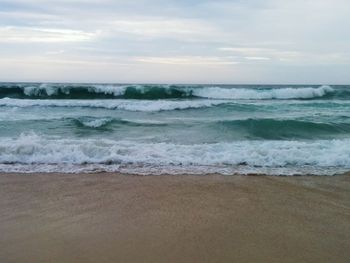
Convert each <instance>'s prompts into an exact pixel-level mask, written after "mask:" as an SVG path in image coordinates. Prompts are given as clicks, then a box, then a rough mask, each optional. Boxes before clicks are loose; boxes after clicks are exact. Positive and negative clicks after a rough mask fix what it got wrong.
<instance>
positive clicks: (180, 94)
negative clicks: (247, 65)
mask: <svg viewBox="0 0 350 263" xmlns="http://www.w3.org/2000/svg"><path fill="white" fill-rule="evenodd" d="M5 97H9V98H17V99H25V98H31V99H38V98H39V99H43V98H47V99H116V98H118V99H142V100H158V99H183V98H185V99H186V98H187V99H188V98H208V99H228V100H269V99H282V100H288V99H314V98H333V97H334V98H339V99H345V98H350V91H348V90H346V89H341V90H338V89H335V88H332V87H330V86H320V87H283V86H282V87H278V88H276V87H271V88H267V87H263V88H261V87H260V88H249V87H246V88H244V87H227V86H217V87H210V86H184V85H183V86H181V85H107V84H99V85H97V84H96V85H91V84H90V85H83V84H27V85H26V84H21V85H20V84H13V85H11V84H0V98H5Z"/></svg>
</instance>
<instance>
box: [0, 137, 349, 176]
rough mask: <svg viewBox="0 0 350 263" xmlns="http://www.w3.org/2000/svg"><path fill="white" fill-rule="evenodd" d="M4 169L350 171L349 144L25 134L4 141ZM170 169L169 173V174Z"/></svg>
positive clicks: (0, 150) (0, 142) (0, 153)
mask: <svg viewBox="0 0 350 263" xmlns="http://www.w3.org/2000/svg"><path fill="white" fill-rule="evenodd" d="M0 164H1V165H0V171H5V170H6V167H8V166H6V165H12V166H10V167H12V168H13V167H15V165H16V164H18V165H32V166H33V165H98V166H99V167H101V166H103V167H105V169H106V170H108V169H115V170H116V171H118V169H120V168H121V167H123V168H127V167H131V168H132V167H142V169H144V171H147V167H148V168H152V169H158V170H159V168H161V167H164V166H166V167H168V168H169V167H177V168H182V170H183V169H185V168H186V167H191V169H192V168H193V167H194V168H195V167H197V168H198V169H200V167H206V170H204V171H202V172H203V173H204V172H205V171H211V172H220V171H221V170H220V169H222V168H226V169H229V168H234V169H237V167H246V168H249V167H250V168H257V167H258V168H262V169H260V170H261V171H262V172H266V170H264V168H272V169H279V171H280V173H281V174H284V172H283V169H284V168H286V169H287V168H294V171H296V170H295V168H305V169H306V170H305V171H308V172H307V173H310V171H311V170H307V168H310V169H311V168H312V167H320V168H322V169H324V171H326V170H327V168H332V169H330V170H333V173H336V171H337V169H335V168H334V167H337V168H342V169H343V170H346V169H350V140H349V139H343V140H315V141H309V142H303V141H254V140H253V141H236V142H230V143H224V142H221V143H213V144H209V143H208V144H195V145H182V144H172V143H141V142H130V141H114V140H107V139H84V140H79V139H58V140H57V139H56V140H50V139H48V138H44V137H42V136H39V135H37V134H34V133H26V134H22V135H21V136H19V137H18V138H12V139H9V138H1V139H0ZM69 167H73V166H69ZM108 167H109V168H108ZM157 167H158V168H157ZM168 168H167V171H168V173H171V169H170V170H169V169H168ZM72 169H73V168H72ZM194 170H196V169H194ZM287 170H288V169H287ZM287 170H286V171H287ZM327 171H329V169H328V170H327ZM72 172H74V169H73V170H72ZM318 173H319V172H318Z"/></svg>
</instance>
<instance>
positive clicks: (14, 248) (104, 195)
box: [0, 174, 350, 263]
mask: <svg viewBox="0 0 350 263" xmlns="http://www.w3.org/2000/svg"><path fill="white" fill-rule="evenodd" d="M0 262H2V263H3V262H123V263H124V262H269V263H270V262H317V263H320V262H337V263H340V262H350V175H343V176H334V177H315V176H312V177H271V176H218V175H212V176H131V175H118V174H75V175H74V174H30V175H29V174H0Z"/></svg>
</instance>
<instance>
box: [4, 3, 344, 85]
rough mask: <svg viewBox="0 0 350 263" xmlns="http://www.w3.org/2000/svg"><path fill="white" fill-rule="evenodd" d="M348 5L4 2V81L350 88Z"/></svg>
mask: <svg viewBox="0 0 350 263" xmlns="http://www.w3.org/2000/svg"><path fill="white" fill-rule="evenodd" d="M349 14H350V1H349V0H317V1H316V0H245V1H243V0H231V1H229V0H225V1H224V0H217V1H205V0H204V1H199V0H186V1H185V0H177V1H175V0H162V1H161V0H134V1H133V0H96V1H92V0H50V1H44V0H0V81H39V82H104V83H111V82H113V83H198V84H199V83H207V84H212V83H216V84H221V83H222V84H350V31H349V26H350V15H349Z"/></svg>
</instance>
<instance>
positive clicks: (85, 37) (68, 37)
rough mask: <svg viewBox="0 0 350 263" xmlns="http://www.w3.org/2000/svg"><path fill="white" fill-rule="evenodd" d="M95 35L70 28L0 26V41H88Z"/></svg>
mask: <svg viewBox="0 0 350 263" xmlns="http://www.w3.org/2000/svg"><path fill="white" fill-rule="evenodd" d="M95 35H96V34H94V33H88V32H83V31H81V30H71V29H57V28H35V27H12V26H6V27H0V42H24V43H28V42H80V41H89V40H91V39H93V38H94V36H95Z"/></svg>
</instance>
